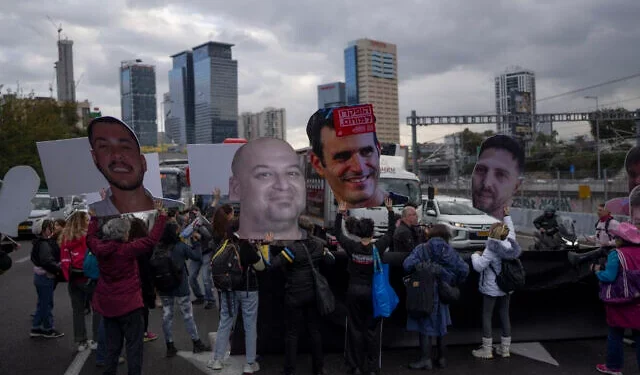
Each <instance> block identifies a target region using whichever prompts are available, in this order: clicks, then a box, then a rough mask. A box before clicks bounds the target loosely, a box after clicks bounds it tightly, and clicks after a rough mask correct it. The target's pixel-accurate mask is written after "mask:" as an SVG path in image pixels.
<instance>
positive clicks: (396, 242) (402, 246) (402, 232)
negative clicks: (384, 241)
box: [393, 221, 426, 253]
mask: <svg viewBox="0 0 640 375" xmlns="http://www.w3.org/2000/svg"><path fill="white" fill-rule="evenodd" d="M423 242H426V238H425V236H424V232H423V231H421V230H418V229H416V228H411V227H410V226H408V225H407V224H405V223H404V222H403V221H400V225H399V226H398V227H397V228H396V230H395V233H394V234H393V251H399V252H408V253H410V252H412V251H413V249H415V248H416V246H418V245H420V244H421V243H423Z"/></svg>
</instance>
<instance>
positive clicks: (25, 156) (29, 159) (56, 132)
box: [0, 93, 86, 187]
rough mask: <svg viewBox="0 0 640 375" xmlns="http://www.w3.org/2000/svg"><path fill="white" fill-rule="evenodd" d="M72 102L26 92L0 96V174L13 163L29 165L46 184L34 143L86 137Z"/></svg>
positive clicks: (2, 174)
mask: <svg viewBox="0 0 640 375" xmlns="http://www.w3.org/2000/svg"><path fill="white" fill-rule="evenodd" d="M0 94H1V93H0ZM77 122H78V115H77V109H76V105H75V103H58V102H56V101H55V100H54V99H52V98H39V97H35V96H34V95H33V94H30V95H28V96H26V97H21V96H19V95H16V94H12V93H7V94H6V95H2V96H0V150H2V152H0V176H4V175H5V173H7V171H8V170H9V169H11V168H12V167H14V166H16V165H29V166H31V167H33V168H34V169H35V170H36V172H37V173H38V175H39V176H40V178H41V180H42V186H43V187H45V186H46V182H45V178H44V174H43V171H42V165H41V163H40V157H39V155H38V149H37V146H36V142H42V141H51V140H58V139H68V138H76V137H83V136H86V131H84V130H82V129H78V128H77V127H76V123H77Z"/></svg>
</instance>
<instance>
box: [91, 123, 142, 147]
mask: <svg viewBox="0 0 640 375" xmlns="http://www.w3.org/2000/svg"><path fill="white" fill-rule="evenodd" d="M103 123H112V124H114V123H115V124H119V125H122V126H123V127H124V128H125V129H127V131H129V133H130V134H131V137H132V138H133V139H134V140H135V141H136V144H137V145H138V148H140V140H138V137H137V136H136V133H135V132H134V131H133V129H131V127H130V126H129V125H127V123H126V122H124V121H122V120H120V119H117V118H115V117H112V116H102V117H96V118H94V119H93V120H91V122H90V123H89V126H87V137H89V143H90V144H91V135H92V134H93V127H94V126H95V125H96V124H103ZM91 147H93V144H91Z"/></svg>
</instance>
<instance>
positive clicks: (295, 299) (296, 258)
mask: <svg viewBox="0 0 640 375" xmlns="http://www.w3.org/2000/svg"><path fill="white" fill-rule="evenodd" d="M305 246H306V248H307V251H308V252H309V256H311V260H312V262H313V266H314V267H315V269H316V271H318V272H320V264H321V263H322V262H324V263H325V264H331V263H333V261H334V258H333V255H331V253H329V252H327V254H325V253H324V246H323V244H322V241H320V240H318V239H317V238H314V237H309V238H307V239H304V240H298V241H279V242H276V243H275V244H274V245H271V246H270V252H271V253H273V254H276V255H275V256H274V257H273V259H272V261H271V263H270V267H271V268H283V269H284V270H285V277H286V282H285V287H284V288H285V297H284V298H285V299H284V300H285V303H286V304H287V305H289V306H294V307H295V306H301V305H303V304H305V303H308V302H311V301H315V298H316V293H315V288H314V276H313V269H312V268H311V262H310V261H309V256H308V255H307V251H305ZM285 248H286V249H287V250H285Z"/></svg>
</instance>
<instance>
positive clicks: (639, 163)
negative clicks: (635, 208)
mask: <svg viewBox="0 0 640 375" xmlns="http://www.w3.org/2000/svg"><path fill="white" fill-rule="evenodd" d="M624 170H625V171H626V172H627V186H628V187H629V193H630V194H631V192H632V191H633V190H634V189H635V188H636V187H637V186H640V147H637V146H634V147H632V148H631V149H630V150H629V151H628V152H627V156H626V157H625V159H624ZM629 199H630V197H620V198H613V199H610V200H608V201H607V203H606V205H605V208H606V209H607V210H608V211H609V212H611V214H612V215H624V216H627V215H629V212H630V211H629V209H630V207H629Z"/></svg>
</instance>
